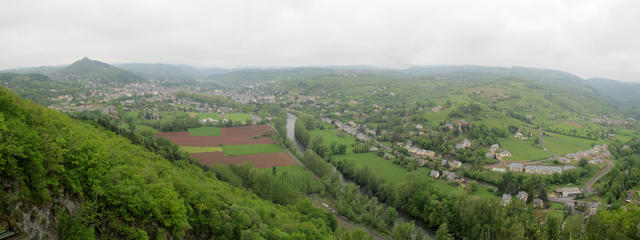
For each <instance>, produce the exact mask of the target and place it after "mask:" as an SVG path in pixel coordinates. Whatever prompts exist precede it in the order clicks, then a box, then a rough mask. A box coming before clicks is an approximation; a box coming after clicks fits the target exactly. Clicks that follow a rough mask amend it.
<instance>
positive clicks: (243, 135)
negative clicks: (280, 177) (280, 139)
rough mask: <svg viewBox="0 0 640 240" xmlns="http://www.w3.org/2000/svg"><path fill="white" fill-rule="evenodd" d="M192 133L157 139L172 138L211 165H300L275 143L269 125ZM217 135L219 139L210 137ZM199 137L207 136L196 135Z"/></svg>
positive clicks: (158, 135) (172, 134)
mask: <svg viewBox="0 0 640 240" xmlns="http://www.w3.org/2000/svg"><path fill="white" fill-rule="evenodd" d="M189 130H190V131H189V132H158V133H156V134H155V136H156V137H165V138H167V139H169V140H170V141H171V142H173V143H174V144H176V145H178V146H179V147H180V150H182V151H184V152H187V153H189V155H190V156H191V157H193V158H196V159H198V160H199V161H200V162H201V163H202V164H205V165H207V166H213V165H215V164H223V165H229V164H244V163H252V164H253V165H254V166H255V167H256V168H270V167H273V166H292V165H297V164H298V162H297V161H296V160H295V159H294V158H293V157H292V156H291V155H290V154H288V153H287V152H285V151H284V149H283V148H282V147H280V146H279V145H276V144H273V140H272V139H271V137H270V135H271V134H272V133H273V129H271V127H269V126H267V125H254V126H244V127H231V128H215V127H201V128H194V129H189ZM217 132H219V133H220V134H219V136H206V135H207V134H215V133H217ZM192 134H193V135H192ZM196 134H199V135H205V136H194V135H196Z"/></svg>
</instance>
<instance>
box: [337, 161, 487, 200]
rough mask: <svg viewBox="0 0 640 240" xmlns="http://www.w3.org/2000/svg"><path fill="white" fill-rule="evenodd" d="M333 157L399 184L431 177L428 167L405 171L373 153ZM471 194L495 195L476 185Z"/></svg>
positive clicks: (448, 189) (438, 184) (440, 186)
mask: <svg viewBox="0 0 640 240" xmlns="http://www.w3.org/2000/svg"><path fill="white" fill-rule="evenodd" d="M334 158H335V159H336V160H338V161H342V160H344V159H351V160H353V161H354V163H355V166H356V168H357V169H360V168H363V167H364V166H367V167H368V168H369V169H370V170H371V172H373V173H374V174H375V175H376V176H378V177H381V178H383V179H385V181H386V182H388V183H391V184H393V185H394V186H399V185H400V184H402V183H403V182H406V181H407V179H408V178H409V177H410V176H413V177H418V178H431V177H430V176H429V173H430V171H431V170H430V169H427V168H418V169H417V170H415V171H407V169H405V168H403V167H401V166H399V165H397V164H394V163H393V162H391V161H389V160H385V159H384V158H382V157H379V156H378V155H376V154H375V153H373V152H371V153H351V154H345V155H335V156H334ZM433 187H434V188H435V189H437V190H438V191H440V192H445V193H453V192H455V191H462V188H459V187H456V186H452V185H449V184H448V183H447V182H445V181H440V180H435V179H434V181H433ZM473 196H479V197H495V194H494V193H492V192H490V191H489V189H488V188H487V187H484V186H481V185H478V189H477V190H476V192H474V193H473Z"/></svg>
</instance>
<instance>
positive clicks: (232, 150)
mask: <svg viewBox="0 0 640 240" xmlns="http://www.w3.org/2000/svg"><path fill="white" fill-rule="evenodd" d="M222 149H223V150H224V154H226V155H227V156H240V155H247V154H259V153H276V152H283V151H284V149H282V147H280V146H278V145H276V144H248V145H223V146H222Z"/></svg>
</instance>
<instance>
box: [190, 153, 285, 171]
mask: <svg viewBox="0 0 640 240" xmlns="http://www.w3.org/2000/svg"><path fill="white" fill-rule="evenodd" d="M189 155H190V156H191V157H193V158H196V159H198V160H199V161H200V163H202V164H204V165H207V166H213V165H215V164H222V165H229V164H244V163H247V162H250V163H253V165H254V166H255V167H256V168H270V167H273V166H277V167H280V166H291V165H298V162H297V161H296V160H295V159H293V158H292V157H291V155H289V153H287V152H279V153H262V154H249V155H240V156H227V155H225V154H224V153H223V152H209V153H192V154H189Z"/></svg>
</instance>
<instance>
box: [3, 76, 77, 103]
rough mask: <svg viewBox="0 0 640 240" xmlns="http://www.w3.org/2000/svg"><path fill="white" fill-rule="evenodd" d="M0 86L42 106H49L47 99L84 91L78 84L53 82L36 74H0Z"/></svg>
mask: <svg viewBox="0 0 640 240" xmlns="http://www.w3.org/2000/svg"><path fill="white" fill-rule="evenodd" d="M0 86H3V87H6V88H8V89H11V90H12V91H14V92H15V93H16V94H18V95H20V97H23V98H26V99H30V100H33V101H34V102H36V103H39V104H42V105H49V103H50V101H49V98H52V97H56V96H60V95H65V94H74V93H76V94H78V93H82V92H83V91H86V90H84V88H83V87H82V86H81V85H80V84H73V83H66V82H60V81H55V80H52V79H51V78H49V77H47V76H45V75H42V74H37V73H35V74H33V73H32V74H16V73H0Z"/></svg>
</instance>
